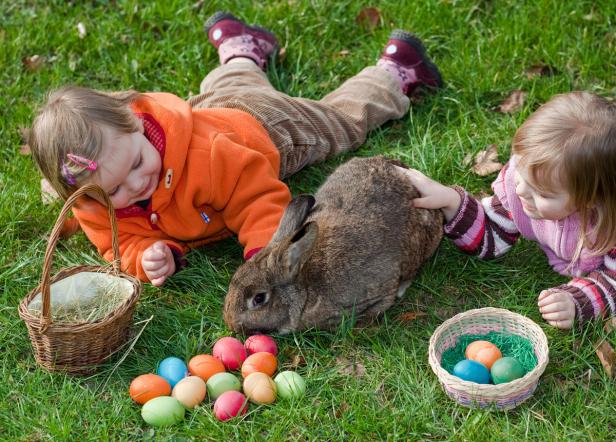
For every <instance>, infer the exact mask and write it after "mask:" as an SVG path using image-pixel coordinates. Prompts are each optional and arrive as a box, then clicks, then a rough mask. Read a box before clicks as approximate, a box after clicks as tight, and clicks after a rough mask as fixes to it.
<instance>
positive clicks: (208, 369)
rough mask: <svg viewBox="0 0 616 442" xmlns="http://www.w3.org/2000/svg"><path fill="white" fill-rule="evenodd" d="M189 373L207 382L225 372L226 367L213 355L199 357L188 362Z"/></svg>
mask: <svg viewBox="0 0 616 442" xmlns="http://www.w3.org/2000/svg"><path fill="white" fill-rule="evenodd" d="M188 371H190V373H191V374H193V375H195V376H199V377H200V378H201V379H203V380H204V381H205V382H207V380H208V379H209V378H211V377H212V376H214V375H215V374H216V373H222V372H224V371H225V366H224V365H223V363H222V362H221V361H220V359H218V358H215V357H214V356H212V355H197V356H195V357H194V358H192V359H191V360H190V361H188Z"/></svg>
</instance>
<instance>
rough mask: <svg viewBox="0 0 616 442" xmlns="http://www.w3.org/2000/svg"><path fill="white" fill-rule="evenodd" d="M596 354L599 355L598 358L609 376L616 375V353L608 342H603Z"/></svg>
mask: <svg viewBox="0 0 616 442" xmlns="http://www.w3.org/2000/svg"><path fill="white" fill-rule="evenodd" d="M595 353H597V356H598V357H599V360H600V361H601V365H603V369H604V370H605V372H606V373H607V375H608V376H610V377H611V376H613V375H614V374H616V372H615V371H614V365H615V364H616V353H615V352H614V349H613V348H612V346H611V345H610V344H609V343H608V342H607V341H606V340H603V341H601V343H600V344H599V345H598V346H597V349H596V350H595Z"/></svg>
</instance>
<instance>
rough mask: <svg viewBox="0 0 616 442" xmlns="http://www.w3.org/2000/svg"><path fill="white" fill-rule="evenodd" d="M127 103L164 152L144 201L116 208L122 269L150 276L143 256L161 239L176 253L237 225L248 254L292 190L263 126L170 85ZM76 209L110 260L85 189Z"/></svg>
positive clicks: (101, 216) (100, 215) (102, 213)
mask: <svg viewBox="0 0 616 442" xmlns="http://www.w3.org/2000/svg"><path fill="white" fill-rule="evenodd" d="M131 107H132V109H133V111H134V112H135V114H136V115H137V116H139V117H140V118H142V119H143V122H144V127H145V129H146V130H145V135H146V137H147V138H148V139H149V140H150V142H152V144H153V145H154V146H155V147H156V149H157V150H158V151H159V153H160V154H161V158H162V168H161V174H160V181H159V183H158V188H157V189H156V191H155V192H154V194H153V195H152V197H151V199H150V203H149V205H148V207H147V208H145V209H143V208H141V207H139V206H137V205H133V206H130V207H127V208H124V209H119V210H116V215H117V218H118V233H119V242H120V254H121V258H122V269H123V270H124V271H126V272H127V273H130V274H132V275H135V276H137V277H138V278H139V279H141V280H143V281H148V279H147V277H146V275H145V273H144V271H143V268H142V267H141V256H142V255H143V252H144V251H145V250H146V249H147V248H148V247H149V246H151V245H152V244H154V243H155V242H156V241H159V240H163V241H165V242H166V243H167V244H168V245H169V246H170V247H171V248H172V250H174V252H175V253H176V255H182V254H183V253H185V252H186V251H187V250H188V249H189V248H191V247H197V246H200V245H202V244H206V243H209V242H213V241H216V240H219V239H222V238H225V237H227V236H230V235H232V234H234V233H235V234H237V235H238V239H239V242H240V243H241V244H242V246H243V247H244V256H245V257H246V256H247V255H248V254H249V253H250V252H251V251H252V250H254V249H258V248H261V247H264V246H266V245H267V243H268V242H269V241H270V239H271V238H272V236H273V234H274V232H275V231H276V228H277V227H278V223H279V222H280V218H281V217H282V214H283V212H284V209H285V208H286V206H287V204H288V203H289V201H290V200H291V195H290V192H289V189H288V188H287V186H286V185H285V184H284V183H283V182H282V181H280V179H279V178H278V173H279V169H280V154H279V152H278V150H277V149H276V147H275V146H274V144H273V143H272V141H271V139H270V138H269V135H268V134H267V132H266V130H265V129H264V128H263V126H262V125H261V124H259V122H258V121H257V120H256V119H254V118H253V117H252V116H250V115H249V114H247V113H245V112H242V111H238V110H234V109H223V108H219V109H192V108H191V107H190V106H189V105H188V103H186V102H185V101H184V100H182V99H180V98H179V97H176V96H175V95H172V94H167V93H151V94H145V98H142V99H139V100H137V101H136V102H134V103H133V104H132V105H131ZM73 212H74V214H75V217H76V218H77V219H78V220H79V223H80V225H81V227H82V228H83V230H84V232H85V234H86V235H87V237H88V238H89V239H90V241H92V243H94V245H96V247H97V248H98V250H99V252H100V253H101V255H103V257H104V258H105V259H106V260H107V261H111V260H112V255H113V252H112V250H111V225H110V221H109V219H108V215H107V211H106V209H105V207H104V206H103V205H102V204H100V203H98V202H97V201H96V200H94V199H91V198H87V197H84V198H81V199H80V201H79V202H78V204H77V205H76V206H75V207H74V209H73Z"/></svg>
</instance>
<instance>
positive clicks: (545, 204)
mask: <svg viewBox="0 0 616 442" xmlns="http://www.w3.org/2000/svg"><path fill="white" fill-rule="evenodd" d="M554 181H557V180H554ZM515 193H516V194H517V195H518V197H519V198H520V201H521V202H522V208H523V209H524V213H526V215H528V216H529V217H531V218H533V219H548V220H553V221H556V220H559V219H563V218H566V217H568V216H569V215H571V214H572V213H573V212H575V207H574V206H573V203H572V200H571V196H570V195H569V192H567V191H566V190H565V189H564V188H563V187H562V185H561V184H559V183H558V182H554V183H553V185H552V188H551V190H550V192H542V191H539V190H538V189H536V188H534V187H533V186H532V185H531V184H530V183H529V178H528V175H527V170H525V169H524V168H522V167H518V168H517V170H516V173H515Z"/></svg>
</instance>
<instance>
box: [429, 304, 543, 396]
mask: <svg viewBox="0 0 616 442" xmlns="http://www.w3.org/2000/svg"><path fill="white" fill-rule="evenodd" d="M472 316H479V317H481V316H492V317H493V316H500V317H503V316H508V317H510V318H512V319H515V320H517V321H520V322H522V323H524V324H525V325H526V326H527V327H528V328H530V329H532V330H533V331H534V332H535V333H536V334H537V335H538V337H539V344H538V345H539V347H541V348H540V350H544V351H539V352H537V349H536V348H534V350H535V354H537V365H536V366H535V368H533V369H532V370H531V371H529V372H528V373H526V374H525V375H524V376H523V377H521V378H519V379H516V380H514V381H511V382H507V383H504V384H496V385H495V384H477V383H475V382H470V381H465V380H463V379H460V378H458V377H457V376H454V375H452V374H450V373H449V372H448V371H447V370H445V369H444V368H443V367H442V366H441V362H440V360H438V359H437V357H436V348H435V347H436V342H437V340H438V339H439V338H440V337H441V335H442V334H443V333H444V332H445V331H446V330H447V329H448V328H449V327H451V326H452V325H453V324H455V323H458V322H460V321H461V320H463V319H466V318H468V317H472ZM428 359H429V363H430V367H431V368H432V371H434V373H435V374H436V376H437V377H438V379H439V381H440V382H441V383H442V384H443V385H447V386H453V387H456V389H457V390H463V391H466V392H470V393H471V394H477V395H482V396H483V397H493V398H494V399H496V398H499V397H500V393H503V392H504V390H507V392H509V393H510V392H511V391H522V390H524V389H526V388H528V387H529V386H531V385H532V384H534V383H536V382H538V380H539V377H540V376H541V375H542V374H543V372H544V371H545V368H546V366H547V364H548V362H549V347H548V340H547V337H546V336H545V333H544V332H543V330H542V329H541V327H539V325H538V324H537V323H536V322H534V321H533V320H532V319H529V318H527V317H526V316H524V315H521V314H519V313H514V312H512V311H510V310H507V309H503V308H496V307H484V308H479V309H473V310H468V311H466V312H463V313H458V314H457V315H455V316H453V317H451V318H449V319H447V320H446V321H445V322H443V323H442V324H441V325H439V326H438V327H437V328H436V330H435V331H434V333H432V336H431V337H430V342H429V346H428Z"/></svg>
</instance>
